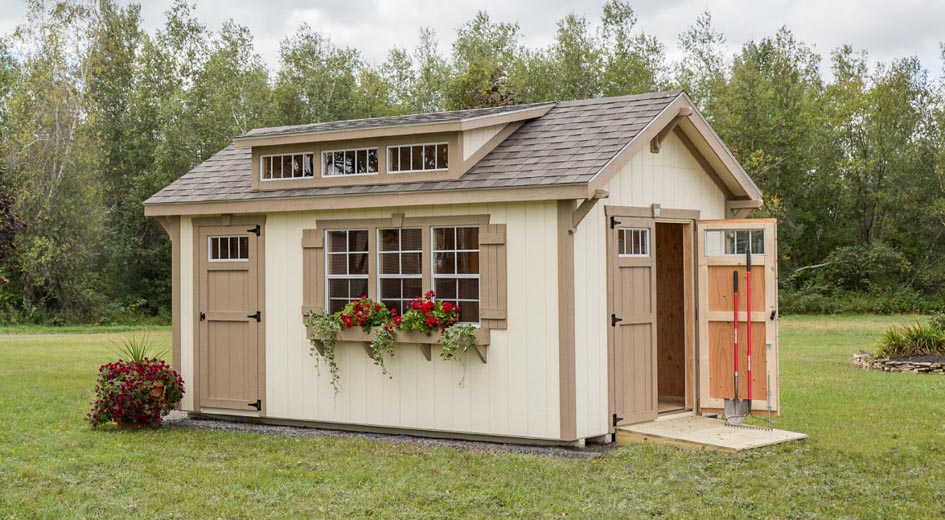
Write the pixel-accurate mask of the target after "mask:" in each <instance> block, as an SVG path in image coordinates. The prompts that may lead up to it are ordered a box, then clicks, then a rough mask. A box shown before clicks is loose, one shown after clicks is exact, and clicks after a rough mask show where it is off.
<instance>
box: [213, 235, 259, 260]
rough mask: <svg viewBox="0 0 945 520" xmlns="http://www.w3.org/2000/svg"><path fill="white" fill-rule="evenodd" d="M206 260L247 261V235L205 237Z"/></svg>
mask: <svg viewBox="0 0 945 520" xmlns="http://www.w3.org/2000/svg"><path fill="white" fill-rule="evenodd" d="M207 260H208V261H210V262H248V261H249V236H247V235H226V236H212V237H207Z"/></svg>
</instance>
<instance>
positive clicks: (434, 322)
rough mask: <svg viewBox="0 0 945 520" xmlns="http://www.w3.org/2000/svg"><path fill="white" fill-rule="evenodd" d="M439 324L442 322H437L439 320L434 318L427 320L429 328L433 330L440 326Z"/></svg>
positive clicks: (430, 317) (428, 317)
mask: <svg viewBox="0 0 945 520" xmlns="http://www.w3.org/2000/svg"><path fill="white" fill-rule="evenodd" d="M439 323H440V322H439V321H437V319H436V318H434V317H433V316H427V320H426V324H427V327H430V328H431V329H432V328H433V327H436V326H437V325H439Z"/></svg>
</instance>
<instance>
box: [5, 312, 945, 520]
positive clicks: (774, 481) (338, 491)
mask: <svg viewBox="0 0 945 520" xmlns="http://www.w3.org/2000/svg"><path fill="white" fill-rule="evenodd" d="M911 319H912V318H909V317H865V318H864V317H816V318H812V317H803V318H801V317H788V318H785V319H784V320H783V321H782V328H781V376H782V382H781V388H782V401H781V402H782V406H783V411H784V417H782V418H779V419H777V424H776V426H777V427H780V428H786V429H791V430H796V431H802V432H805V433H808V434H810V439H809V440H807V441H805V442H803V443H798V444H791V445H782V446H777V447H773V448H766V449H761V450H757V451H751V452H745V453H739V454H735V455H732V454H727V453H704V452H697V451H683V450H678V449H674V448H661V447H653V446H627V447H622V448H619V449H615V450H613V451H611V452H609V453H608V454H607V455H606V456H605V457H603V458H601V459H596V460H561V459H555V458H548V457H536V456H527V455H492V454H487V453H479V452H470V451H458V450H454V449H448V448H437V449H431V448H422V447H418V446H416V445H412V444H397V443H390V442H380V441H369V440H363V439H348V438H341V439H338V438H289V437H281V436H268V435H262V434H249V433H236V432H207V431H196V430H184V429H164V430H161V431H146V432H120V431H116V430H114V429H111V428H103V429H100V430H98V431H95V430H91V429H90V428H89V427H88V426H87V425H86V424H85V423H84V422H83V419H82V418H83V416H84V414H85V412H86V411H87V403H88V399H89V396H90V391H91V387H92V386H93V383H94V379H95V372H96V368H97V366H98V365H99V364H100V363H102V362H105V361H107V360H109V359H110V357H111V352H110V350H109V347H108V345H109V341H110V340H111V339H114V338H116V337H118V336H117V335H114V334H113V335H94V334H81V335H79V334H76V335H66V336H34V337H28V336H20V337H0V356H2V357H0V359H2V360H3V361H2V362H0V517H17V518H21V517H96V518H97V517H129V516H142V517H148V518H155V517H225V518H233V517H241V518H254V517H256V518H260V517H273V516H283V517H298V516H307V517H312V516H316V517H333V518H345V517H365V516H371V517H376V518H390V517H427V518H429V517H449V518H455V517H459V516H471V517H496V516H515V517H563V516H567V517H572V518H627V517H641V516H670V517H679V516H690V517H701V518H717V517H745V518H757V517H776V518H807V517H823V518H836V517H864V516H865V517H941V516H942V515H945V464H942V458H943V454H945V421H943V419H945V378H942V377H936V376H925V375H902V374H884V373H872V372H863V371H858V370H855V369H852V368H849V364H850V361H851V355H852V354H853V353H854V352H856V351H857V350H858V349H859V348H866V349H869V348H871V345H872V344H873V342H874V341H875V339H876V337H877V336H878V334H879V333H880V331H881V330H882V329H883V328H884V327H885V326H887V325H888V324H891V323H896V322H902V321H909V320H911ZM152 338H153V339H156V340H158V341H160V342H161V343H162V345H165V346H167V344H168V343H169V341H170V337H169V332H167V331H159V332H156V333H153V334H152Z"/></svg>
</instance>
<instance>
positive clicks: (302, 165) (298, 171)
mask: <svg viewBox="0 0 945 520" xmlns="http://www.w3.org/2000/svg"><path fill="white" fill-rule="evenodd" d="M313 157H314V154H311V153H296V154H282V155H263V156H261V157H260V158H259V178H260V179H261V180H264V181H278V180H284V179H303V178H306V177H312V176H313V174H312V160H313Z"/></svg>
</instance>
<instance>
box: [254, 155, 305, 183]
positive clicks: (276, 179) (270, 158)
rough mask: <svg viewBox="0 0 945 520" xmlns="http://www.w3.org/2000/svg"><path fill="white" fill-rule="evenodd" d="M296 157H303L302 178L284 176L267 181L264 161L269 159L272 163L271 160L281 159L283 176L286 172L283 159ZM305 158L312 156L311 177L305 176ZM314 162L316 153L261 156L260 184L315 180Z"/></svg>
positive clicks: (280, 167) (280, 172) (280, 165)
mask: <svg viewBox="0 0 945 520" xmlns="http://www.w3.org/2000/svg"><path fill="white" fill-rule="evenodd" d="M296 155H299V156H301V157H302V172H303V175H302V176H301V177H285V176H282V177H272V178H270V179H267V178H266V176H265V171H266V170H265V168H263V161H264V160H267V159H268V160H270V161H271V160H273V159H275V158H276V157H278V158H279V174H280V175H282V174H283V173H284V172H283V171H282V158H283V157H295V156H296ZM305 156H310V157H311V158H310V159H309V167H310V169H311V172H312V174H311V175H304V172H305ZM314 162H315V153H314V152H298V153H277V154H269V155H260V156H259V180H260V182H272V181H297V180H300V179H314V178H315V165H314V164H313V163H314ZM273 167H275V165H274V164H273Z"/></svg>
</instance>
